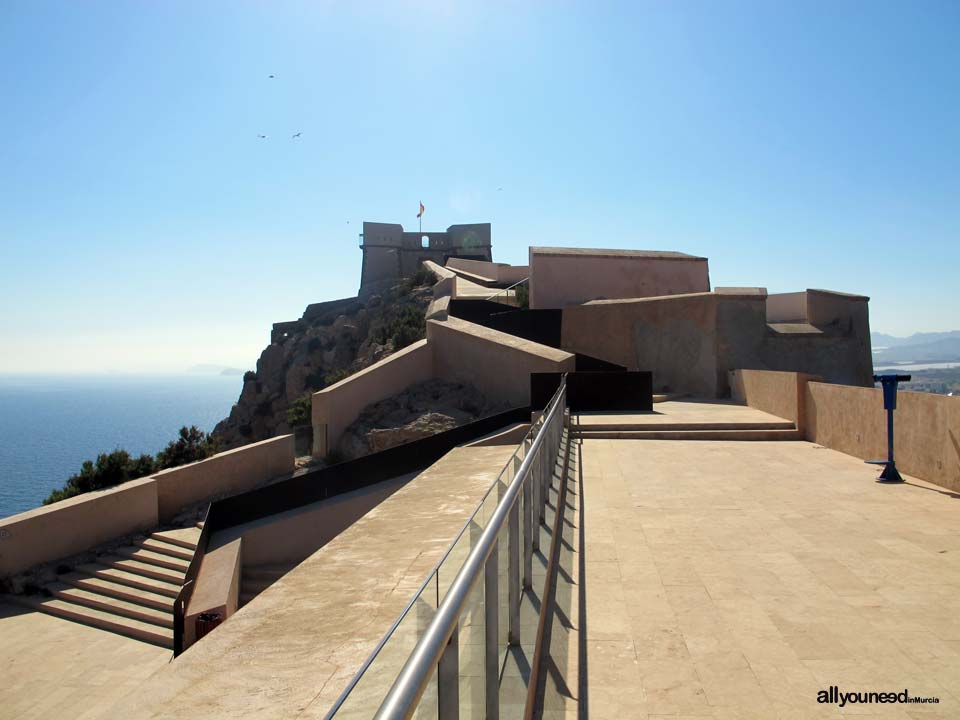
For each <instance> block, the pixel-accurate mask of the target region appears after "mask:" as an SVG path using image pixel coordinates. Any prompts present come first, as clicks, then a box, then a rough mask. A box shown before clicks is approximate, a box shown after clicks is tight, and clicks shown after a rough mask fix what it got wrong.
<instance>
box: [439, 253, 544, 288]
mask: <svg viewBox="0 0 960 720" xmlns="http://www.w3.org/2000/svg"><path fill="white" fill-rule="evenodd" d="M447 267H448V268H453V269H454V270H463V271H464V272H467V273H470V274H472V275H477V276H479V277H481V278H484V279H486V280H489V281H491V282H494V283H497V284H499V285H513V284H514V283H518V282H520V281H521V280H523V279H525V278H527V277H529V276H530V266H529V265H508V264H506V263H494V262H484V261H482V260H467V259H464V258H450V259H449V260H447Z"/></svg>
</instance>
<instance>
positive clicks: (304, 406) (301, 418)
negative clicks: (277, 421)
mask: <svg viewBox="0 0 960 720" xmlns="http://www.w3.org/2000/svg"><path fill="white" fill-rule="evenodd" d="M312 398H313V394H312V393H309V392H305V393H304V394H303V395H301V396H300V397H298V398H297V399H296V400H294V401H293V402H292V403H290V407H288V408H287V425H289V426H290V427H292V428H293V427H298V426H300V425H309V424H310V421H311V417H310V409H311V407H312V404H311V399H312Z"/></svg>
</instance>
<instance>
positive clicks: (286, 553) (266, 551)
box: [231, 473, 416, 567]
mask: <svg viewBox="0 0 960 720" xmlns="http://www.w3.org/2000/svg"><path fill="white" fill-rule="evenodd" d="M414 477H416V473H410V474H407V475H403V476H401V477H398V478H394V479H392V480H386V481H384V482H381V483H377V484H376V485H371V486H369V487H365V488H361V489H359V490H354V491H352V492H348V493H344V494H343V495H337V496H335V497H332V498H328V499H326V500H321V501H320V502H316V503H312V504H311V505H307V506H305V507H302V508H297V509H296V510H291V511H289V512H285V513H279V514H277V515H272V516H270V517H269V518H264V519H263V520H259V521H257V522H255V523H248V524H247V525H243V526H240V527H239V528H231V531H232V532H234V533H235V534H236V533H239V534H240V535H242V537H243V564H244V566H245V567H249V566H256V565H272V564H279V565H286V564H296V563H299V562H301V561H302V560H304V559H305V558H307V557H308V556H310V555H311V554H313V553H314V552H316V551H317V550H318V549H320V548H321V547H323V546H324V545H326V544H327V543H328V542H330V541H331V540H333V538H335V537H336V536H337V535H339V534H340V533H341V532H343V531H344V530H346V529H347V528H348V527H350V526H351V525H352V524H353V523H354V522H356V521H357V520H359V519H360V518H361V517H363V516H364V515H366V514H367V513H368V512H370V511H371V510H372V509H373V508H375V507H377V506H378V505H379V504H380V503H381V502H383V501H384V500H386V499H387V498H388V497H390V496H391V495H392V494H393V493H394V492H396V491H397V490H399V489H400V488H402V487H403V486H404V485H406V484H407V483H408V482H409V481H410V480H412V479H413V478H414Z"/></svg>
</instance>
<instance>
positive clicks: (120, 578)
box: [76, 558, 180, 598]
mask: <svg viewBox="0 0 960 720" xmlns="http://www.w3.org/2000/svg"><path fill="white" fill-rule="evenodd" d="M118 559H119V558H118ZM125 562H126V563H127V564H128V565H129V564H130V563H132V562H133V561H132V560H128V561H125ZM76 569H77V572H78V573H84V574H86V575H88V576H91V577H97V578H101V579H103V580H109V581H110V582H114V583H119V584H120V585H126V586H127V587H131V588H138V589H140V590H147V591H148V592H152V593H156V594H158V595H165V596H166V597H169V598H175V597H177V595H178V594H179V593H180V583H172V582H167V581H165V580H158V579H156V578H153V577H150V576H147V575H141V574H139V573H137V572H131V571H130V570H129V569H128V568H126V567H119V566H114V565H107V564H101V563H89V564H87V565H78V566H77V568H76Z"/></svg>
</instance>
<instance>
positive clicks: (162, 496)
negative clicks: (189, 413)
mask: <svg viewBox="0 0 960 720" xmlns="http://www.w3.org/2000/svg"><path fill="white" fill-rule="evenodd" d="M293 443H294V437H293V435H281V436H279V437H275V438H271V439H269V440H264V441H262V442H258V443H252V444H250V445H244V446H242V447H239V448H236V449H235V450H229V451H227V452H222V453H218V454H217V455H214V456H213V457H211V458H207V459H206V460H202V461H200V462H196V463H192V464H190V465H183V466H181V467H177V468H170V469H169V470H163V471H161V472H159V473H157V474H156V475H151V476H150V477H146V478H141V479H139V480H131V481H130V482H126V483H123V484H122V485H118V486H116V487H113V488H110V489H108V490H100V491H97V492H89V493H84V494H82V495H77V496H76V497H72V498H68V499H66V500H61V501H60V502H57V503H53V504H52V505H44V506H43V507H39V508H36V509H35V510H28V511H27V512H23V513H19V514H17V515H13V516H11V517H8V518H4V519H2V520H0V577H4V576H7V575H12V574H16V573H19V572H22V571H24V570H27V569H28V568H30V567H33V566H34V565H38V564H40V563H46V562H52V561H54V560H59V559H61V558H65V557H69V556H70V555H75V554H77V553H80V552H83V551H84V550H88V549H90V548H92V547H95V546H97V545H100V544H101V543H105V542H108V541H110V540H114V539H116V538H119V537H123V536H125V535H131V534H133V533H137V532H143V531H149V530H154V529H155V528H156V527H157V526H158V525H160V524H162V523H167V522H169V521H170V520H172V519H173V517H175V516H176V515H177V514H178V513H179V512H181V511H182V510H184V509H185V508H186V507H188V506H190V505H194V504H196V503H200V502H207V501H209V500H213V499H216V498H219V497H224V496H227V495H234V494H237V493H240V492H244V491H245V490H250V489H252V488H255V487H259V486H260V485H263V484H264V483H265V482H267V481H268V480H271V479H273V478H276V477H280V476H283V475H287V474H289V473H292V472H293V468H294V452H293Z"/></svg>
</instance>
